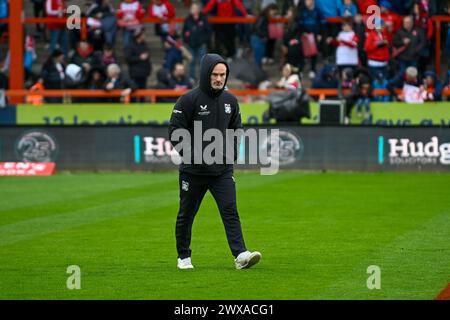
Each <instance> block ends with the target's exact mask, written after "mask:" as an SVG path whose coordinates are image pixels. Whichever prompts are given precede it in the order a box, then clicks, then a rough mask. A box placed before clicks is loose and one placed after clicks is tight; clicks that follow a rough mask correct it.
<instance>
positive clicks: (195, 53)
mask: <svg viewBox="0 0 450 320" xmlns="http://www.w3.org/2000/svg"><path fill="white" fill-rule="evenodd" d="M189 51H190V52H191V54H192V61H191V64H190V65H189V77H191V78H192V79H197V73H196V71H197V64H200V60H201V59H202V57H203V56H204V55H205V54H206V45H202V46H200V47H197V48H189Z"/></svg>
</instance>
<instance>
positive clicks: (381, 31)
mask: <svg viewBox="0 0 450 320" xmlns="http://www.w3.org/2000/svg"><path fill="white" fill-rule="evenodd" d="M364 51H365V52H366V54H367V65H368V67H369V71H370V74H371V76H372V77H373V78H374V79H375V78H377V77H379V74H380V73H381V74H383V78H384V79H385V78H386V75H387V68H388V64H389V59H390V52H389V40H388V34H387V31H386V28H385V25H384V21H383V20H378V21H376V22H375V29H374V30H369V32H368V33H367V37H366V41H365V43H364Z"/></svg>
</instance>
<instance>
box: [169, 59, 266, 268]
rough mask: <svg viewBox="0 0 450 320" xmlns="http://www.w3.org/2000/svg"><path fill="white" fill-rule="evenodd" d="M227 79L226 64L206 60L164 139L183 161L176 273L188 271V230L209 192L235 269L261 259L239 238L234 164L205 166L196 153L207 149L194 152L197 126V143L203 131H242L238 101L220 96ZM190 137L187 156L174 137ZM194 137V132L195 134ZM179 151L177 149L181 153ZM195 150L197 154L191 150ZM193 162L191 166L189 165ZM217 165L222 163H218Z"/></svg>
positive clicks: (221, 60)
mask: <svg viewBox="0 0 450 320" xmlns="http://www.w3.org/2000/svg"><path fill="white" fill-rule="evenodd" d="M228 75H229V67H228V65H227V63H226V62H225V60H224V59H223V58H222V57H221V56H219V55H217V54H206V55H205V56H204V57H203V59H202V61H201V66H200V81H199V86H198V87H196V88H194V89H193V90H191V91H190V92H188V93H186V94H185V95H183V96H181V97H180V98H179V99H178V101H177V103H176V104H175V107H174V109H173V113H172V117H171V119H170V123H169V137H170V141H171V143H172V145H173V146H174V147H175V148H176V150H177V151H178V152H179V153H180V155H181V156H182V157H183V162H182V163H181V164H180V173H179V187H180V209H179V212H178V217H177V223H176V240H177V251H178V268H179V269H192V268H193V266H192V263H191V258H190V257H191V249H190V248H189V247H190V242H191V230H192V224H193V222H194V217H195V215H196V213H197V211H198V209H199V207H200V204H201V202H202V199H203V197H204V195H205V193H206V191H208V190H209V191H210V192H211V194H212V195H213V197H214V199H215V200H216V202H217V205H218V207H219V211H220V215H221V217H222V221H223V223H224V226H225V231H226V234H227V239H228V244H229V246H230V249H231V252H232V254H233V256H234V257H235V266H236V268H237V269H243V268H249V267H251V266H252V265H254V264H255V263H257V262H258V261H259V260H260V258H261V254H260V253H259V252H256V251H255V252H250V251H247V249H246V247H245V243H244V238H243V236H242V229H241V223H240V220H239V215H238V211H237V206H236V188H235V179H234V176H233V164H232V163H231V164H230V163H229V161H225V158H227V160H229V158H228V156H229V155H228V154H227V155H225V154H223V160H224V161H218V162H217V163H216V162H214V163H212V164H207V163H206V162H205V159H200V161H196V160H198V159H196V154H197V153H198V151H200V152H201V154H202V155H203V151H204V150H205V147H206V144H205V142H203V138H200V139H202V143H201V150H198V147H197V145H196V144H195V143H194V141H193V140H194V139H198V137H195V136H194V125H195V128H196V129H197V128H198V127H199V126H200V131H201V137H203V133H204V132H205V131H207V130H208V129H216V130H219V131H220V132H221V133H222V137H223V138H224V139H225V137H226V130H227V129H233V130H238V129H242V124H241V115H240V111H239V104H238V101H237V99H236V98H235V97H234V96H233V95H231V94H230V93H229V92H227V91H224V89H225V86H226V83H227V79H228ZM181 131H183V132H189V136H190V137H193V138H194V139H192V138H191V141H190V142H189V144H190V145H189V147H190V148H187V150H186V149H185V148H184V145H183V143H179V140H178V139H177V138H176V136H177V133H180V132H181ZM195 132H196V134H197V130H195ZM180 145H183V146H181V149H180ZM196 148H197V150H195V149H196ZM183 151H186V152H189V153H190V154H189V155H190V156H191V157H190V158H191V159H192V161H190V160H187V161H186V159H185V158H188V157H185V156H186V155H184V154H183ZM236 153H237V144H236V143H234V155H233V159H234V160H236V158H237V155H236ZM192 162H194V164H192ZM220 162H222V163H220Z"/></svg>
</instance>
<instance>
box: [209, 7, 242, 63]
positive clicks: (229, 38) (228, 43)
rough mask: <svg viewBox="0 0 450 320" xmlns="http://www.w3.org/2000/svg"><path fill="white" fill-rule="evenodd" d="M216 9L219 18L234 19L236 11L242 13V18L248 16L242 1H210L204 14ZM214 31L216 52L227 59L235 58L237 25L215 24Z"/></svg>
mask: <svg viewBox="0 0 450 320" xmlns="http://www.w3.org/2000/svg"><path fill="white" fill-rule="evenodd" d="M214 8H216V11H217V17H223V18H225V17H234V16H236V13H235V10H236V9H238V10H239V11H240V12H241V13H242V16H244V17H246V16H247V11H246V10H245V8H244V6H243V5H242V3H241V1H240V0H210V1H209V2H208V3H207V4H206V6H205V7H204V8H203V13H205V14H208V13H209V12H210V11H211V10H212V9H214ZM213 29H214V31H215V37H214V42H215V47H216V52H217V53H219V54H221V55H222V56H226V57H227V58H231V57H233V56H234V54H235V51H236V44H235V38H236V31H235V30H236V24H215V25H214V26H213ZM222 45H223V46H225V52H224V51H222V49H221V47H222Z"/></svg>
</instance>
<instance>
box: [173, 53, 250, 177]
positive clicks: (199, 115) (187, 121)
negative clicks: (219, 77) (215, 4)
mask: <svg viewBox="0 0 450 320" xmlns="http://www.w3.org/2000/svg"><path fill="white" fill-rule="evenodd" d="M219 63H223V64H224V65H225V66H226V68H227V74H226V79H225V85H226V82H227V80H228V75H229V67H228V64H227V63H226V61H225V60H224V59H223V58H222V57H221V56H219V55H217V54H206V55H205V56H204V57H203V59H202V61H201V66H200V81H199V86H198V87H196V88H194V89H192V90H191V91H189V92H188V93H186V94H184V95H183V96H181V97H180V98H179V99H178V101H177V102H176V104H175V107H174V109H173V112H172V116H171V118H170V122H169V137H170V141H171V143H172V145H173V146H176V145H177V144H178V143H179V142H180V141H181V140H180V141H175V140H173V139H172V133H173V132H174V130H176V129H179V128H184V129H187V130H188V131H189V132H190V134H191V163H190V164H185V163H181V164H180V171H181V172H186V173H190V174H197V175H213V176H217V175H220V174H223V173H225V172H227V171H232V170H233V165H232V164H226V163H225V162H226V160H225V156H224V157H223V164H217V163H214V164H210V165H208V164H206V163H205V161H204V159H203V156H202V163H201V164H194V121H201V122H202V137H203V133H204V132H205V131H206V130H208V129H211V128H214V129H218V130H220V131H221V132H222V137H223V146H224V150H225V146H226V140H225V137H226V129H240V128H242V123H241V114H240V111H239V104H238V101H237V99H236V97H234V96H233V95H232V94H230V93H229V92H227V91H226V90H214V89H213V88H212V87H211V80H210V79H211V73H212V70H213V69H214V67H215V66H216V65H217V64H219ZM235 140H236V139H235ZM210 143H211V141H204V142H203V143H202V155H203V150H204V149H205V147H206V146H207V145H209V144H210ZM178 151H180V150H178ZM180 153H181V154H182V152H180ZM236 159H237V143H236V141H235V143H234V160H236Z"/></svg>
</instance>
